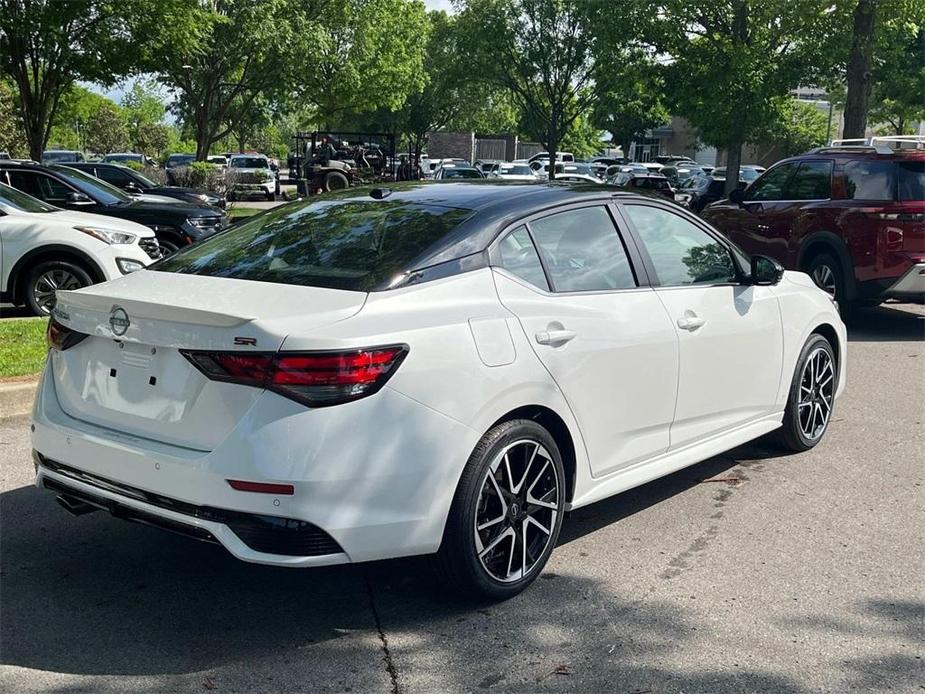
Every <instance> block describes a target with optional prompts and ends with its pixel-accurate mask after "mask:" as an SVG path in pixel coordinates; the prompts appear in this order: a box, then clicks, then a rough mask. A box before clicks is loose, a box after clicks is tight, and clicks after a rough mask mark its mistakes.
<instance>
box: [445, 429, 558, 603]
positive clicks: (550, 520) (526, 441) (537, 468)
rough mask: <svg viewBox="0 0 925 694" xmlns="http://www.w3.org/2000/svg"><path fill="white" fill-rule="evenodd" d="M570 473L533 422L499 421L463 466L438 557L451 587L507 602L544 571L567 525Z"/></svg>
mask: <svg viewBox="0 0 925 694" xmlns="http://www.w3.org/2000/svg"><path fill="white" fill-rule="evenodd" d="M564 506H565V473H564V470H563V467H562V458H561V456H560V454H559V449H558V447H557V446H556V442H555V441H554V440H553V438H552V436H550V434H549V432H548V431H546V430H545V429H544V428H543V427H541V426H540V425H539V424H537V423H536V422H533V421H531V420H523V419H521V420H513V421H510V422H505V423H503V424H499V425H498V426H496V427H494V428H493V429H492V430H491V431H489V432H488V433H487V434H485V436H484V437H483V438H482V440H481V441H480V442H479V444H478V445H477V446H476V447H475V450H474V451H473V453H472V455H471V456H470V458H469V462H468V463H467V464H466V468H465V470H464V471H463V474H462V478H461V479H460V482H459V486H458V487H457V489H456V495H455V497H454V499H453V506H452V508H451V510H450V516H449V518H448V519H447V524H446V529H445V530H444V534H443V542H442V543H441V545H440V550H439V552H438V553H437V557H436V563H437V569H438V572H439V574H440V575H441V578H442V579H443V580H444V582H445V583H447V584H449V585H450V587H452V588H454V589H456V590H457V591H459V592H462V593H464V594H468V595H474V596H479V597H483V598H489V599H492V600H504V599H507V598H510V597H513V596H514V595H517V594H518V593H520V592H521V591H522V590H524V589H525V588H526V587H527V586H529V585H530V584H531V583H532V582H533V581H534V580H536V577H537V576H538V575H539V574H540V572H541V571H542V570H543V566H545V564H546V561H547V560H548V559H549V555H550V554H551V553H552V550H553V548H554V547H555V545H556V540H557V539H558V536H559V528H560V527H561V525H562V515H563V510H564Z"/></svg>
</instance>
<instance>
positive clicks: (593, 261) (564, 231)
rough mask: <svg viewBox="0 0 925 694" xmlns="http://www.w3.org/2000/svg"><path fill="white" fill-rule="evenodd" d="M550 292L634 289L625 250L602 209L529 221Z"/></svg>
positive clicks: (611, 222) (554, 215) (591, 209)
mask: <svg viewBox="0 0 925 694" xmlns="http://www.w3.org/2000/svg"><path fill="white" fill-rule="evenodd" d="M530 230H531V231H532V232H533V238H534V240H535V241H536V245H537V246H539V250H540V253H541V254H542V256H543V260H544V261H545V262H546V268H547V270H548V271H549V278H550V280H551V281H552V283H553V290H554V291H557V292H583V291H601V290H608V289H628V288H631V287H635V286H636V279H635V277H634V276H633V270H632V268H631V267H630V262H629V259H628V258H627V255H626V250H625V249H624V248H623V243H622V241H621V240H620V237H619V236H618V235H617V230H616V227H615V226H614V224H613V221H612V220H611V219H610V215H609V214H608V212H607V210H606V209H605V208H603V207H584V208H581V209H577V210H568V211H566V212H559V213H557V214H552V215H550V216H548V217H543V218H542V219H538V220H536V221H534V222H530Z"/></svg>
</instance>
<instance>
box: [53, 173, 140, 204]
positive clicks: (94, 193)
mask: <svg viewBox="0 0 925 694" xmlns="http://www.w3.org/2000/svg"><path fill="white" fill-rule="evenodd" d="M52 168H53V169H54V170H55V171H57V172H58V174H59V175H60V176H61V177H62V178H64V179H66V180H67V182H68V183H70V184H71V185H73V186H74V187H75V188H77V190H79V191H80V192H81V193H83V194H84V195H87V196H89V197H90V198H92V199H93V200H95V201H96V202H98V203H100V204H101V205H118V204H119V203H125V202H129V201H130V200H131V198H130V197H129V196H128V195H126V194H125V193H123V192H122V191H121V190H119V189H118V188H116V187H115V186H111V185H109V184H108V183H105V182H104V181H101V180H100V179H98V178H97V177H96V176H91V175H90V174H87V173H84V172H83V171H78V170H77V169H72V168H70V167H67V166H53V167H52Z"/></svg>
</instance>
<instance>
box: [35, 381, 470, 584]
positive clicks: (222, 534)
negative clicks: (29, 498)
mask: <svg viewBox="0 0 925 694" xmlns="http://www.w3.org/2000/svg"><path fill="white" fill-rule="evenodd" d="M242 387H243V386H242ZM33 423H34V426H35V429H34V432H33V436H32V441H33V448H34V449H35V451H36V454H37V464H36V485H37V486H39V487H44V488H50V489H51V490H52V491H54V492H55V493H57V494H64V495H67V496H72V497H75V498H77V499H78V500H82V501H85V502H87V503H91V505H95V506H97V507H101V508H104V509H105V510H108V511H110V512H111V513H113V515H115V516H118V517H123V518H126V519H128V520H138V521H140V522H146V523H149V524H151V525H159V526H161V527H166V529H169V530H174V531H178V532H182V533H183V534H186V535H192V536H194V537H197V539H206V540H209V541H214V542H218V543H219V544H221V545H223V546H224V547H225V548H226V549H227V550H228V551H229V552H230V553H231V554H232V555H234V556H235V557H237V558H239V559H242V560H244V561H248V562H254V563H260V564H271V565H277V566H291V567H306V566H322V565H328V564H340V563H346V562H356V561H368V560H373V559H384V558H390V557H399V556H408V555H415V554H427V553H430V552H434V551H436V549H437V548H438V547H439V545H440V541H441V539H442V535H443V527H444V524H445V522H446V517H447V514H448V512H449V508H450V504H451V502H452V498H453V494H454V493H455V490H456V484H457V482H458V480H459V475H460V474H461V472H462V468H463V467H464V465H465V463H466V460H467V459H468V456H469V453H470V452H471V451H472V449H473V448H474V446H475V444H476V442H477V440H478V438H479V436H478V434H477V433H476V432H474V431H473V430H471V429H469V428H468V427H465V426H463V425H462V424H460V423H458V422H456V421H455V420H452V419H450V418H447V417H445V416H443V415H441V414H438V413H437V412H435V411H433V410H431V409H429V408H427V407H425V406H423V405H420V404H418V403H417V402H415V401H413V400H410V399H409V398H407V397H405V396H403V395H401V394H399V393H397V392H395V391H393V390H391V389H389V388H388V387H386V388H384V389H383V390H382V391H380V392H379V393H377V394H376V395H374V396H372V397H369V398H365V399H363V400H358V401H355V402H352V403H347V404H345V405H340V406H338V407H331V408H322V409H318V410H311V409H307V408H305V407H302V406H300V405H298V404H296V403H294V402H292V401H289V400H286V399H285V398H282V397H280V396H278V395H275V394H274V393H268V392H267V393H263V394H262V395H261V396H260V397H259V398H257V400H256V402H255V404H254V406H253V407H252V408H251V410H250V411H249V412H248V413H247V414H246V415H245V416H244V418H243V419H242V420H241V421H240V422H239V424H238V426H237V427H236V428H235V429H234V430H233V431H232V433H231V434H230V435H229V436H228V437H227V439H226V440H225V441H223V442H222V443H221V444H219V445H218V446H216V447H215V448H214V450H212V451H207V452H205V451H194V450H191V449H187V448H182V447H178V446H172V445H167V444H164V443H160V442H157V441H152V440H150V439H144V438H140V437H135V436H131V435H128V434H125V433H122V432H116V431H112V430H110V429H106V428H104V427H101V426H96V425H93V424H90V423H87V422H84V421H82V420H78V419H75V418H73V417H71V416H69V415H68V414H67V413H65V412H64V411H63V410H62V409H61V407H60V405H59V403H58V399H57V394H56V391H55V387H54V379H53V377H52V375H51V373H50V372H48V373H46V374H45V375H44V376H43V378H42V381H41V382H40V384H39V389H38V393H37V396H36V402H35V408H34V412H33ZM229 479H240V480H248V481H256V482H276V483H281V482H286V483H290V484H292V485H293V486H294V488H295V493H294V494H293V495H291V496H284V495H275V494H261V493H251V492H242V491H237V490H234V489H232V488H231V487H230V485H229V484H228V482H227V480H229ZM88 497H89V500H88ZM267 519H270V520H267ZM274 523H275V524H277V525H278V526H279V527H280V532H278V533H275V534H274V533H273V532H272V530H273V525H274ZM299 524H301V525H299ZM286 526H298V527H300V528H301V529H302V533H301V534H296V535H293V534H292V533H291V532H290V530H291V528H290V530H286ZM261 533H262V534H261ZM287 533H289V534H287ZM199 535H207V536H208V537H198V536H199ZM274 538H275V539H274ZM286 538H289V539H288V540H287V539H286ZM326 538H327V539H326ZM300 542H301V543H303V544H301V545H300V544H299V543H300ZM325 542H327V544H325ZM294 547H295V548H298V547H308V548H309V549H307V550H305V551H303V552H301V553H292V552H298V549H293V548H294ZM280 548H282V549H280ZM261 550H263V551H261ZM267 550H271V551H267ZM319 552H321V553H319Z"/></svg>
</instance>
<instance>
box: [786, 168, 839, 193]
mask: <svg viewBox="0 0 925 694" xmlns="http://www.w3.org/2000/svg"><path fill="white" fill-rule="evenodd" d="M784 194H785V196H786V199H787V200H826V199H828V198H830V197H832V162H830V161H804V162H803V163H802V164H800V168H798V169H797V172H796V174H794V176H793V178H791V179H790V182H789V183H788V184H787V189H786V192H785V193H784Z"/></svg>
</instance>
